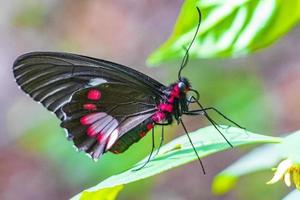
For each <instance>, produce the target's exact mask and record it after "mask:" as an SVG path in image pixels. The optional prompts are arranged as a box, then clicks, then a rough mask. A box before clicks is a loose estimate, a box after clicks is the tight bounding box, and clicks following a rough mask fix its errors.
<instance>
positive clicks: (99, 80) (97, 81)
mask: <svg viewBox="0 0 300 200" xmlns="http://www.w3.org/2000/svg"><path fill="white" fill-rule="evenodd" d="M106 82H107V81H106V80H105V79H103V78H93V79H91V80H90V81H89V83H88V84H89V85H90V86H96V85H100V84H103V83H106Z"/></svg>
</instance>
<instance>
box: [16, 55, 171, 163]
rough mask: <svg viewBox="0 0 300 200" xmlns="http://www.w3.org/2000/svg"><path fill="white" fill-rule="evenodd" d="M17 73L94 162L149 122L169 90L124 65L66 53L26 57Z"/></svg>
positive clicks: (20, 60)
mask: <svg viewBox="0 0 300 200" xmlns="http://www.w3.org/2000/svg"><path fill="white" fill-rule="evenodd" d="M13 72H14V76H15V78H16V81H17V83H18V84H19V85H20V87H21V89H22V90H24V91H25V92H26V93H27V94H29V95H30V96H31V97H32V98H33V99H34V100H36V101H38V102H41V103H42V104H43V105H44V106H45V107H46V108H47V109H48V110H50V111H52V112H54V113H55V114H56V115H57V117H58V118H59V119H60V120H62V124H61V126H62V127H63V128H66V129H67V131H68V138H70V139H72V140H73V141H74V144H75V146H76V147H77V148H78V149H79V150H84V151H86V152H87V153H89V154H90V155H91V156H92V157H93V158H94V159H96V158H98V157H99V156H100V155H101V154H102V153H103V152H105V151H107V150H109V148H110V147H111V146H112V145H113V143H114V142H115V141H116V140H117V139H118V138H120V137H121V136H122V135H124V134H125V133H127V132H128V131H130V130H132V129H133V128H135V127H137V126H138V125H139V124H141V123H143V122H144V121H145V120H146V119H150V117H151V115H152V114H153V113H154V112H155V110H156V105H157V104H158V103H159V101H161V100H162V98H164V94H163V91H164V90H165V88H166V87H165V86H164V85H162V84H160V83H159V82H157V81H155V80H154V79H152V78H150V77H148V76H146V75H145V74H142V73H140V72H138V71H135V70H133V69H131V68H128V67H126V66H122V65H119V64H116V63H112V62H109V61H104V60H100V59H95V58H90V57H86V56H81V55H75V54H68V53H54V52H53V53H52V52H36V53H29V54H25V55H23V56H20V57H19V58H18V59H17V60H16V61H15V63H14V66H13ZM99 95H100V96H101V95H102V97H101V99H100V96H99ZM84 120H86V121H84ZM89 120H92V121H89ZM102 136H103V138H101V137H102Z"/></svg>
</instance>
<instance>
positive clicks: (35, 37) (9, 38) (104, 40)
mask: <svg viewBox="0 0 300 200" xmlns="http://www.w3.org/2000/svg"><path fill="white" fill-rule="evenodd" d="M0 3H1V7H0V44H1V45H0V65H1V67H0V82H1V83H0V91H1V93H0V103H1V104H0V105H1V107H0V127H1V128H0V151H1V154H0V199H46V200H47V199H49V200H50V199H67V198H69V197H71V196H73V195H74V194H76V193H78V192H80V191H82V190H83V189H85V188H87V187H91V186H93V185H95V184H97V183H99V182H100V181H101V180H103V179H104V178H106V177H109V176H111V175H113V174H115V173H118V172H122V171H124V170H126V169H128V168H129V167H130V166H132V164H134V163H135V162H136V161H138V160H140V159H141V158H143V157H144V156H145V155H147V154H148V153H149V151H150V149H151V138H150V137H149V136H150V135H148V136H147V137H146V138H145V139H143V140H142V141H141V142H140V143H138V144H135V145H133V146H132V147H131V148H130V149H129V150H128V151H127V152H126V153H124V154H121V155H113V154H110V153H108V154H106V155H105V156H104V157H103V158H102V159H101V160H100V161H98V162H97V163H95V162H93V161H91V160H90V159H89V158H88V157H86V156H85V155H84V154H83V153H77V152H76V151H75V150H74V148H73V147H72V143H70V142H68V141H67V140H66V139H65V134H64V131H63V130H62V129H61V128H60V127H59V121H58V120H57V119H56V117H55V116H54V115H51V114H49V113H48V112H47V111H46V109H44V108H42V106H41V105H38V104H37V103H35V102H34V101H33V100H31V99H30V98H29V97H27V96H26V95H25V94H24V93H23V92H22V91H21V90H19V89H18V87H17V84H16V83H15V82H14V78H13V74H12V63H13V61H14V59H15V58H16V57H17V56H18V55H20V54H22V53H26V52H29V51H41V50H45V51H68V52H74V53H79V54H84V55H89V56H93V57H98V58H102V59H106V60H111V61H114V62H118V63H122V64H124V65H127V66H130V67H133V68H135V69H137V70H139V71H142V72H144V73H146V74H148V75H150V76H152V77H154V78H155V79H157V80H159V81H161V82H163V83H164V84H170V83H171V82H173V81H175V80H176V78H177V70H178V68H179V65H180V62H181V61H180V60H178V61H172V62H168V63H167V64H164V65H163V66H161V67H160V68H147V67H146V65H145V60H146V59H147V57H148V55H149V54H150V53H151V52H152V51H153V50H154V49H156V48H157V47H158V46H160V45H161V43H163V42H164V41H165V40H166V39H167V38H168V36H169V35H170V34H171V32H172V29H173V25H174V23H175V20H176V17H177V16H178V13H179V10H180V7H181V4H182V1H178V0H176V1H174V0H173V1H158V0H157V1H146V0H145V1H132V0H129V1H126V2H125V1H122V0H116V1H96V0H90V1H79V0H75V1H74V0H65V1H58V0H43V1H34V0H28V1H20V0H11V1H9V2H7V1H4V0H0ZM299 34H300V27H299V26H296V27H295V28H294V29H293V30H292V31H291V32H290V33H288V34H287V35H286V36H284V37H283V38H281V39H280V40H279V41H278V42H276V43H275V44H274V45H272V46H271V47H268V48H267V49H265V50H263V51H260V52H259V53H256V54H253V55H251V56H248V57H245V58H238V59H224V58H223V59H203V60H191V61H190V62H189V64H188V67H187V68H186V69H185V71H184V72H183V74H184V75H185V76H187V77H188V78H189V79H190V81H191V82H192V85H193V87H194V88H196V89H198V91H199V92H200V98H201V102H202V103H203V104H204V105H206V106H214V107H216V108H218V109H219V110H221V111H222V112H224V113H226V115H227V116H229V117H230V118H232V119H234V120H235V121H236V122H238V123H239V124H241V125H243V126H245V127H246V128H247V129H248V130H250V131H253V132H257V133H262V134H263V133H265V134H268V135H277V134H279V133H285V132H289V131H294V130H297V129H299V124H300V112H299V111H300V106H299V105H300V102H299V99H300V92H298V90H299V88H300V67H299V65H300V57H299V52H300V41H299ZM212 116H213V117H214V118H215V119H216V120H218V121H219V122H220V123H226V122H224V121H222V119H221V118H219V117H218V116H215V115H212ZM184 120H185V121H186V125H187V126H188V127H189V130H191V131H192V130H195V129H198V128H199V127H202V126H205V125H206V124H207V122H206V121H205V120H203V119H200V118H197V117H186V118H184ZM181 132H182V129H181V128H180V127H177V126H176V125H173V126H172V127H170V128H169V129H168V131H167V132H166V137H167V140H171V139H172V138H174V137H176V135H178V134H179V133H181ZM157 135H159V132H157ZM157 140H159V137H157ZM147 146H149V148H148V149H147V148H145V147H147ZM246 150H248V148H247V149H246V148H245V149H242V150H241V149H232V150H230V151H227V152H223V153H220V154H217V155H213V156H210V157H208V158H205V159H204V160H203V161H204V165H205V168H206V171H207V175H205V176H204V175H203V174H201V169H200V166H199V165H198V164H197V163H196V162H194V163H191V164H188V165H185V166H183V167H180V168H177V169H174V170H171V171H169V172H167V173H164V174H162V175H160V176H156V177H153V178H151V179H147V180H144V181H139V182H137V183H133V184H130V185H129V186H126V188H125V189H124V190H123V191H122V192H121V194H120V197H119V199H123V200H125V199H126V200H127V199H133V200H134V199H145V200H148V199H149V200H150V199H158V200H160V199H163V200H165V199H175V200H181V199H182V200H185V199H191V200H193V199H195V200H196V199H207V200H209V199H224V200H231V199H254V198H256V199H281V197H282V196H284V192H285V190H286V188H285V187H283V186H282V185H280V184H277V185H276V186H273V187H270V186H267V185H265V184H264V183H265V182H266V181H267V180H268V178H266V177H271V174H272V173H271V172H266V173H268V176H266V173H261V174H255V176H247V177H244V178H242V179H241V180H240V181H239V185H238V187H237V188H236V189H235V190H234V191H232V192H230V193H229V194H227V195H225V196H222V197H216V196H213V195H212V194H211V181H212V179H213V177H214V175H215V174H217V173H218V172H219V171H221V170H222V169H223V168H225V167H226V166H228V165H229V164H230V163H231V162H233V161H234V160H236V159H237V158H238V157H239V156H241V155H242V154H243V153H245V152H246Z"/></svg>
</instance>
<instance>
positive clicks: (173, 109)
mask: <svg viewBox="0 0 300 200" xmlns="http://www.w3.org/2000/svg"><path fill="white" fill-rule="evenodd" d="M190 87H191V86H190V83H189V82H188V80H187V79H186V78H181V79H180V80H179V81H178V82H176V83H173V84H171V85H170V86H169V87H168V88H167V89H166V90H165V94H166V98H165V99H164V101H163V102H161V103H159V104H158V106H157V108H158V110H157V111H156V112H155V113H154V115H153V116H152V120H153V122H154V123H156V124H160V123H163V122H166V123H167V124H171V123H172V121H173V118H175V119H176V120H177V121H179V118H180V116H181V115H182V113H183V112H185V111H188V106H187V98H186V96H187V95H186V94H187V92H188V91H189V89H190Z"/></svg>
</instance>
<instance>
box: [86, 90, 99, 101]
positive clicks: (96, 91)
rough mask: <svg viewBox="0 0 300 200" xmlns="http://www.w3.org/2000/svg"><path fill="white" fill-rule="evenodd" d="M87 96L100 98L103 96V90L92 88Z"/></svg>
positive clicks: (93, 98)
mask: <svg viewBox="0 0 300 200" xmlns="http://www.w3.org/2000/svg"><path fill="white" fill-rule="evenodd" d="M87 98H88V99H90V100H99V99H100V98H101V92H100V91H99V90H97V89H91V90H90V91H88V94H87Z"/></svg>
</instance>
